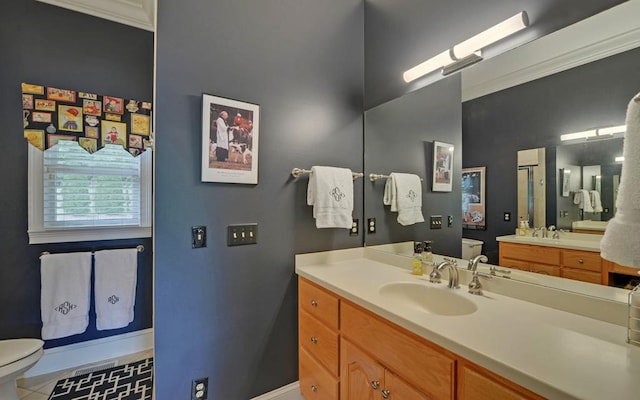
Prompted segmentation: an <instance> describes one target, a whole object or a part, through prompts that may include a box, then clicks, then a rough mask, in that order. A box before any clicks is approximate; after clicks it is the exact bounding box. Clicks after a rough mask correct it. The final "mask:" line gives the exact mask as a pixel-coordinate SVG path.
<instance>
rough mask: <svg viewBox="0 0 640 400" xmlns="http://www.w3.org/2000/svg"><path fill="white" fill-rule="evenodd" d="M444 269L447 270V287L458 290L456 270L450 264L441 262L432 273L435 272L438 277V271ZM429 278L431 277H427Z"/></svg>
mask: <svg viewBox="0 0 640 400" xmlns="http://www.w3.org/2000/svg"><path fill="white" fill-rule="evenodd" d="M445 268H447V269H448V270H449V284H448V285H447V287H448V288H451V289H458V288H459V287H460V286H458V269H457V268H456V267H455V266H454V265H453V264H451V263H450V262H448V261H443V262H441V263H440V264H438V266H437V267H435V268H434V269H433V271H434V272H437V275H438V277H439V275H440V271H442V270H443V269H445ZM432 274H433V272H432ZM429 278H431V276H429ZM430 280H431V279H430ZM431 282H434V281H433V280H431ZM434 283H439V282H434Z"/></svg>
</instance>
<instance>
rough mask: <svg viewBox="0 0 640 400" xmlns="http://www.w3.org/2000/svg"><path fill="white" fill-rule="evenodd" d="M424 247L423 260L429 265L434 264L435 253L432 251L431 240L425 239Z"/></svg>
mask: <svg viewBox="0 0 640 400" xmlns="http://www.w3.org/2000/svg"><path fill="white" fill-rule="evenodd" d="M422 243H423V249H422V261H423V262H424V263H426V264H428V265H433V253H432V252H431V240H425V241H424V242H422Z"/></svg>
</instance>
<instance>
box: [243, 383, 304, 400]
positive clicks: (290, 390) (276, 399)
mask: <svg viewBox="0 0 640 400" xmlns="http://www.w3.org/2000/svg"><path fill="white" fill-rule="evenodd" d="M251 400H304V397H302V395H301V394H300V383H299V382H293V383H290V384H288V385H287V386H282V387H280V388H278V389H276V390H272V391H270V392H269V393H265V394H263V395H260V396H258V397H254V398H253V399H251Z"/></svg>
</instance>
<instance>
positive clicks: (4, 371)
mask: <svg viewBox="0 0 640 400" xmlns="http://www.w3.org/2000/svg"><path fill="white" fill-rule="evenodd" d="M43 345H44V342H43V341H42V340H40V339H10V340H0V399H2V400H18V390H17V389H16V378H18V377H20V376H21V375H22V374H24V373H25V371H27V370H28V369H29V368H31V367H33V366H34V365H35V363H37V362H38V360H39V359H40V358H41V357H42V354H43V353H44V351H43V350H42V346H43Z"/></svg>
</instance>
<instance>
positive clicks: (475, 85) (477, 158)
mask: <svg viewBox="0 0 640 400" xmlns="http://www.w3.org/2000/svg"><path fill="white" fill-rule="evenodd" d="M632 3H633V2H631V3H624V4H622V5H621V6H618V7H615V8H613V9H611V10H609V11H607V12H605V13H603V14H600V15H597V16H595V17H592V18H590V19H589V20H592V21H593V22H592V23H593V24H595V26H600V27H601V26H612V27H613V26H615V27H620V29H626V30H627V31H629V32H631V33H630V34H628V35H626V36H627V37H628V36H633V38H632V40H630V41H628V42H627V43H625V44H616V43H614V42H612V41H611V37H612V36H618V39H619V36H625V35H620V34H614V33H612V32H606V34H607V35H609V39H606V40H603V39H602V38H597V37H595V36H594V37H591V38H590V39H589V42H588V43H586V42H585V40H586V39H585V38H586V37H587V36H588V35H583V34H577V36H578V37H580V38H581V39H580V40H582V42H580V43H579V44H578V45H576V46H574V47H570V46H568V45H567V44H563V45H564V48H565V49H564V50H562V51H560V50H557V49H555V48H552V47H553V46H552V45H550V44H549V43H550V41H554V40H555V41H557V39H556V38H557V37H562V35H560V36H554V37H553V38H550V37H551V36H552V35H556V34H561V33H562V32H563V31H571V30H574V33H573V34H571V33H568V34H566V36H567V37H571V36H573V37H576V33H575V26H570V27H568V28H565V29H563V30H561V31H559V32H556V33H554V34H552V35H549V36H547V37H543V38H541V39H538V40H536V41H534V42H531V43H529V44H527V45H523V46H521V47H519V48H516V49H513V50H510V51H509V52H507V53H504V54H503V55H500V56H497V57H494V58H493V59H490V60H486V61H483V62H481V63H479V64H477V65H475V66H473V67H470V68H469V69H468V70H464V71H463V72H462V73H461V74H460V76H461V82H460V85H461V88H462V89H461V96H460V104H462V107H461V115H460V117H461V119H462V124H461V126H460V129H461V130H460V132H461V133H460V135H461V139H462V143H461V149H462V151H461V152H458V154H462V156H461V157H462V160H461V162H462V165H461V167H464V168H471V167H486V198H487V205H486V215H487V229H486V230H485V231H470V230H466V229H462V227H461V225H457V226H456V224H458V223H459V219H460V211H459V210H460V208H461V200H460V180H459V179H458V180H455V181H454V192H455V193H453V194H452V195H451V196H450V197H448V198H447V200H444V197H439V196H436V195H434V194H431V193H430V187H428V185H427V187H426V188H425V192H426V193H427V195H428V197H427V201H428V202H427V203H425V204H424V206H423V209H424V210H433V209H435V210H437V211H434V213H436V214H444V215H443V218H445V219H446V213H448V212H451V213H452V215H454V217H455V218H456V221H455V222H454V227H453V228H451V229H446V228H443V229H442V231H434V230H430V229H429V227H428V226H425V227H424V228H423V229H420V230H418V229H416V228H410V229H402V230H399V229H398V230H395V231H394V230H390V232H389V233H388V234H385V235H384V236H382V235H378V236H375V235H368V234H367V235H366V236H365V243H366V245H372V244H373V245H378V244H383V243H393V242H401V241H406V240H414V239H418V240H420V239H429V240H431V239H433V240H434V242H435V243H434V246H433V247H434V251H435V252H437V253H440V254H446V255H451V256H459V255H460V240H461V238H463V237H467V238H472V239H478V240H482V241H483V242H484V248H483V253H485V254H487V255H488V256H489V259H490V262H491V263H493V264H497V263H498V243H497V241H496V237H498V236H502V235H509V234H514V231H515V228H516V225H517V212H518V191H517V181H518V173H517V170H518V162H517V153H518V151H520V150H527V149H536V148H542V149H544V150H545V156H544V157H545V160H546V162H545V172H544V182H545V183H546V189H545V193H546V198H545V203H546V210H545V212H544V214H545V216H544V219H543V220H544V222H541V224H544V225H546V226H548V225H551V224H554V225H557V226H558V227H560V228H562V229H571V226H572V223H573V222H574V221H579V220H584V219H590V220H596V219H598V220H599V221H605V220H607V219H609V218H611V216H613V214H614V213H615V197H614V196H615V185H616V182H617V181H616V179H618V178H617V176H619V174H620V163H619V162H618V163H616V162H615V157H616V156H619V155H621V154H620V153H621V143H622V138H620V137H617V138H613V139H611V140H607V141H598V142H595V141H582V142H562V141H561V140H560V136H561V135H562V134H566V133H570V132H578V131H581V130H586V129H593V128H598V127H605V126H614V125H621V124H624V118H625V112H626V106H627V103H628V102H629V100H630V99H631V97H633V96H634V95H635V94H636V93H637V92H638V91H640V74H637V65H638V64H639V63H640V49H639V48H637V47H638V43H639V42H638V36H640V34H639V33H638V32H640V23H638V22H637V21H629V20H630V18H629V17H628V16H627V15H625V14H626V13H628V10H627V12H626V13H625V12H624V11H623V10H622V9H620V10H616V9H617V8H619V7H632V8H634V10H637V9H638V5H637V3H636V4H632ZM604 14H609V16H608V17H607V18H617V19H615V20H614V22H611V20H609V21H607V22H604V23H602V22H598V20H600V21H602V16H603V15H604ZM611 15H613V17H612V16H611ZM622 19H624V21H622ZM589 20H586V21H589ZM618 20H620V21H619V22H615V21H618ZM586 21H582V22H580V23H578V24H576V25H579V24H583V23H584V22H586ZM623 26H624V27H623ZM582 29H584V28H582ZM592 30H593V31H602V30H601V29H592ZM595 33H600V32H595ZM596 36H597V35H596ZM629 42H630V43H629ZM603 46H604V47H605V48H603ZM527 48H532V49H533V50H536V49H537V51H542V52H547V53H549V54H546V56H547V58H546V61H545V62H539V63H537V65H522V64H520V66H514V65H512V64H514V63H516V64H517V63H518V62H520V63H522V60H523V59H526V58H527V57H523V54H525V53H522V52H523V51H526V50H527ZM565 53H567V54H568V53H571V57H575V56H576V54H580V55H581V61H568V59H567V56H566V54H565ZM602 54H607V55H606V56H602ZM514 59H515V61H514ZM553 59H557V60H560V64H571V63H572V62H575V64H573V65H572V68H569V69H566V68H559V69H556V70H554V71H552V72H548V70H553V67H549V65H550V64H553V63H554V60H553ZM505 65H506V66H505ZM545 68H546V69H547V70H546V71H547V72H544V73H538V71H537V69H541V70H545ZM518 69H519V70H518ZM487 70H490V71H489V73H488V74H489V75H487V76H489V77H488V78H486V77H481V78H478V77H477V75H478V74H482V73H485V72H486V71H487ZM514 71H515V72H514ZM523 71H524V73H523V74H522V75H528V77H527V78H521V77H520V75H519V74H520V73H522V72H523ZM558 71H560V72H558ZM491 73H493V75H491ZM455 79H456V78H455V76H451V77H448V78H445V79H444V80H441V81H438V82H436V83H435V84H431V85H429V86H426V87H424V88H422V89H419V90H417V91H416V92H413V93H410V94H408V95H405V96H403V97H401V98H400V99H396V100H393V101H391V102H389V103H385V104H383V105H381V106H378V107H376V108H374V109H371V110H369V111H367V113H366V114H365V171H366V173H370V172H374V173H385V172H390V171H377V170H374V169H376V167H377V166H378V165H376V161H375V160H380V159H384V160H385V163H386V168H387V169H391V170H393V169H395V167H394V165H395V164H394V165H390V164H391V163H392V161H393V159H390V158H389V157H388V153H384V152H380V150H382V149H383V148H384V147H383V146H378V147H376V146H371V145H370V143H372V141H376V142H378V143H382V142H385V141H386V143H393V142H395V136H394V134H395V132H393V131H392V130H391V129H389V127H390V126H391V125H387V131H386V133H385V132H384V129H378V126H376V124H377V123H378V120H379V119H381V118H382V117H381V116H383V115H384V114H390V113H393V112H396V111H397V110H398V109H403V108H404V109H406V107H404V106H406V105H411V106H410V107H411V110H412V113H413V116H414V117H418V116H419V117H424V114H420V113H419V110H420V109H421V108H420V105H415V104H413V101H414V100H415V101H418V100H421V101H425V100H424V99H432V98H434V97H437V96H439V95H442V93H443V91H446V90H450V89H451V88H450V87H449V88H446V86H447V85H450V86H453V85H456V84H457V82H456V81H455ZM518 79H522V80H521V81H519V82H518V81H517V80H518ZM490 88H493V89H490ZM495 88H497V89H495ZM449 101H451V99H450V97H447V102H449ZM423 104H425V107H423V111H424V110H432V108H430V107H431V106H430V105H429V107H427V106H426V105H428V104H430V103H423ZM392 105H394V106H392ZM429 113H431V111H429ZM398 118H400V119H401V120H402V122H403V124H404V125H405V126H410V125H411V124H412V121H411V118H412V114H406V113H405V114H403V115H402V116H401V117H398ZM429 118H430V121H437V120H438V118H439V119H440V120H444V119H448V120H449V124H448V126H450V127H453V128H451V129H455V126H456V124H455V123H454V122H452V119H453V118H455V115H453V114H452V113H449V114H446V113H445V112H442V113H437V112H436V113H435V114H432V115H430V117H429ZM421 121H422V120H421ZM420 123H421V124H422V123H423V122H420ZM415 134H416V135H417V136H415V137H414V139H413V144H412V145H411V144H405V146H407V147H411V146H413V147H414V148H421V149H422V150H423V151H424V153H425V154H428V153H429V150H428V149H427V148H428V147H429V146H431V145H432V141H433V140H443V141H449V142H450V141H451V140H447V138H446V137H438V134H439V133H436V134H433V131H429V130H426V129H423V130H422V131H421V132H415ZM456 134H457V133H455V132H454V133H452V135H454V136H455V135H456ZM403 141H404V142H406V141H407V138H406V137H403ZM591 146H596V147H597V148H598V151H597V152H596V151H594V150H593V149H592V148H591ZM457 148H460V147H457ZM570 153H575V154H574V156H569V154H570ZM406 154H409V153H406ZM456 161H457V160H456ZM402 162H404V159H403V160H402ZM420 162H421V163H423V164H426V167H424V166H423V168H422V171H427V172H426V173H427V174H428V173H430V168H429V166H428V165H429V160H428V156H423V157H422V158H421V159H420ZM398 165H399V166H401V165H402V164H398ZM459 166H460V164H456V165H455V168H456V175H459V173H460V171H461V169H459V168H458V167H459ZM598 166H599V170H597V169H596V167H598ZM574 170H575V172H574ZM568 171H570V176H568V177H567V178H569V179H568V182H567V185H575V186H573V187H571V186H567V191H566V193H565V192H564V191H563V189H564V188H563V186H562V183H563V179H564V178H565V172H567V173H568ZM406 172H412V171H406ZM591 176H593V177H594V178H591ZM597 176H599V178H597V179H599V182H598V183H597V185H599V186H598V189H599V190H600V194H601V199H602V205H603V211H602V212H600V213H597V215H596V213H592V214H585V213H579V212H576V211H575V210H576V208H575V207H574V206H571V204H572V203H573V197H572V195H573V193H574V192H575V191H576V190H578V189H582V188H585V187H588V188H589V190H591V186H590V185H591V184H592V183H593V185H595V184H596V181H595V180H592V179H596V177H597ZM427 178H428V177H427ZM583 178H584V179H585V180H583ZM540 179H542V178H540ZM587 181H588V184H586V183H584V182H587ZM381 185H383V184H381ZM367 186H368V182H366V183H365V216H367V217H368V216H370V215H372V214H380V213H381V211H380V210H379V209H378V210H376V209H374V208H373V207H378V206H377V205H375V204H374V203H373V202H375V201H376V200H375V198H374V199H372V198H371V196H377V195H378V194H377V193H376V189H375V188H374V187H369V188H368V187H367ZM593 189H595V186H593ZM456 191H457V192H456ZM446 201H448V202H450V203H453V204H454V205H453V207H451V208H447V207H446V206H444V205H443V203H444V202H446ZM372 210H373V211H372ZM440 210H445V211H440ZM450 210H451V211H450ZM429 213H430V211H426V212H425V218H426V219H428V218H429ZM507 213H509V214H510V216H511V218H510V219H509V220H507V218H506V214H507ZM561 213H562V214H561ZM382 215H383V216H384V215H385V214H382ZM378 218H380V217H379V216H378ZM388 223H390V222H389V221H388ZM411 229H413V230H411ZM449 233H451V234H449ZM447 235H449V236H447ZM454 236H455V237H454ZM438 241H441V242H442V241H450V243H448V244H447V245H443V246H442V247H438Z"/></svg>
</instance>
